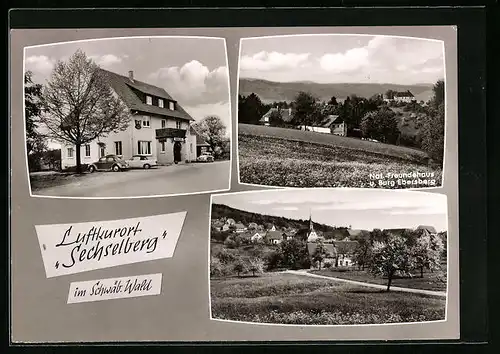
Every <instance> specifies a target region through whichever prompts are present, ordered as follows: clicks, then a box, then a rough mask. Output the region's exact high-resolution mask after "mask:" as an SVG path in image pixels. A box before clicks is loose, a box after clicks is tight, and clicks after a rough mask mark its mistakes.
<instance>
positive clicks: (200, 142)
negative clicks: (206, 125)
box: [189, 126, 210, 146]
mask: <svg viewBox="0 0 500 354" xmlns="http://www.w3.org/2000/svg"><path fill="white" fill-rule="evenodd" d="M189 133H190V134H191V135H194V136H196V146H210V144H209V143H207V142H206V140H205V138H204V137H202V136H201V135H200V133H198V131H197V130H196V129H194V127H193V126H191V127H190V128H189Z"/></svg>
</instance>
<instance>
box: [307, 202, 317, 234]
mask: <svg viewBox="0 0 500 354" xmlns="http://www.w3.org/2000/svg"><path fill="white" fill-rule="evenodd" d="M317 239H318V234H316V231H314V223H313V221H312V214H311V211H310V210H309V232H308V233H307V242H316V240H317Z"/></svg>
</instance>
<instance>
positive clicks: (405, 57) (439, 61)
mask: <svg viewBox="0 0 500 354" xmlns="http://www.w3.org/2000/svg"><path fill="white" fill-rule="evenodd" d="M442 48H443V47H442V43H441V42H437V41H426V40H419V39H409V38H398V37H383V36H376V37H374V38H373V39H371V40H370V41H369V42H368V44H366V45H365V46H361V47H355V48H351V49H348V50H346V51H344V52H340V53H327V54H324V55H323V56H322V57H320V59H319V63H320V66H321V68H322V69H323V70H325V71H327V72H331V73H349V72H353V71H356V73H357V76H358V77H361V78H370V77H371V78H373V79H375V80H376V81H379V82H383V81H386V82H387V81H394V79H396V80H398V81H400V82H401V83H404V82H408V81H409V82H410V83H412V82H416V81H420V82H422V81H435V80H436V79H438V78H441V77H443V76H444V65H443V64H444V62H443V50H442Z"/></svg>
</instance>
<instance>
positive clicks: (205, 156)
mask: <svg viewBox="0 0 500 354" xmlns="http://www.w3.org/2000/svg"><path fill="white" fill-rule="evenodd" d="M196 161H198V162H214V157H213V156H212V154H211V153H209V152H202V153H201V155H200V156H198V157H197V158H196Z"/></svg>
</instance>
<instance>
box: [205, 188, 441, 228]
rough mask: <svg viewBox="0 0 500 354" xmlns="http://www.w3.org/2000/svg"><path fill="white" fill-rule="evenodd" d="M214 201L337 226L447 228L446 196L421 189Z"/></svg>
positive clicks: (253, 195) (305, 192)
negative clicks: (421, 226) (417, 190)
mask: <svg viewBox="0 0 500 354" xmlns="http://www.w3.org/2000/svg"><path fill="white" fill-rule="evenodd" d="M212 198H213V199H212V201H213V203H216V204H225V205H227V206H230V207H233V208H236V209H240V210H245V211H249V212H255V213H260V214H266V215H274V216H284V217H287V218H291V219H303V220H307V219H309V213H311V215H312V219H313V220H314V221H315V222H318V223H323V224H326V225H331V226H337V227H349V226H351V227H352V228H353V229H363V230H372V229H374V228H379V229H388V228H415V227H417V226H419V225H426V226H434V227H435V228H436V230H437V231H438V232H439V231H445V230H447V212H446V196H445V195H441V194H437V193H425V192H416V191H390V190H389V191H387V190H360V189H348V190H347V189H302V190H300V189H298V190H296V189H289V190H279V191H278V190H276V191H258V192H250V193H233V194H221V195H214V196H213V197H212Z"/></svg>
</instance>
